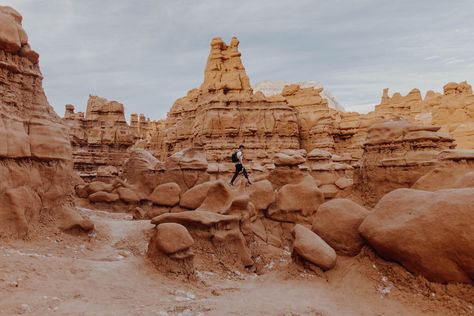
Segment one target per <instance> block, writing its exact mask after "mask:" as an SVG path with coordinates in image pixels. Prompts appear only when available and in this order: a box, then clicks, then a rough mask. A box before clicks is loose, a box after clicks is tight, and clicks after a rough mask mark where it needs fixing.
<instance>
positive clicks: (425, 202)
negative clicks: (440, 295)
mask: <svg viewBox="0 0 474 316" xmlns="http://www.w3.org/2000/svg"><path fill="white" fill-rule="evenodd" d="M473 207H474V189H473V188H465V189H449V190H440V191H435V192H427V191H420V190H413V189H398V190H395V191H392V192H390V193H388V194H387V195H385V196H384V197H383V198H382V199H381V200H380V201H379V202H378V203H377V205H376V206H375V208H374V210H373V212H371V213H370V214H369V215H368V216H367V217H366V219H365V220H364V221H363V222H362V224H361V225H360V227H359V232H360V233H361V235H362V236H363V237H364V238H365V239H366V240H367V242H368V243H369V244H370V245H371V246H372V247H373V248H374V249H375V251H376V252H377V253H378V254H379V255H380V256H382V257H384V258H386V259H388V260H393V261H397V262H399V263H401V264H402V265H403V266H404V267H405V268H406V269H407V270H409V271H411V272H413V273H415V274H420V275H423V276H424V277H426V278H427V279H428V280H430V281H435V282H442V283H447V282H463V283H474V208H473Z"/></svg>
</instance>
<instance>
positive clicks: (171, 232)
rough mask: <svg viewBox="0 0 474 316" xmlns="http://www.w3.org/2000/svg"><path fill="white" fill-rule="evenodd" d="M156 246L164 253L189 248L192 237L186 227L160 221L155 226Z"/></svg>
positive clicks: (192, 240)
mask: <svg viewBox="0 0 474 316" xmlns="http://www.w3.org/2000/svg"><path fill="white" fill-rule="evenodd" d="M155 234H156V237H157V238H156V242H157V246H158V247H159V248H160V250H161V251H163V252H164V253H166V254H173V253H175V252H178V251H183V250H187V249H189V248H190V247H191V246H192V245H194V239H193V237H191V235H190V234H189V232H188V230H187V229H186V227H184V226H183V225H181V224H177V223H162V224H159V225H158V226H156V233H155Z"/></svg>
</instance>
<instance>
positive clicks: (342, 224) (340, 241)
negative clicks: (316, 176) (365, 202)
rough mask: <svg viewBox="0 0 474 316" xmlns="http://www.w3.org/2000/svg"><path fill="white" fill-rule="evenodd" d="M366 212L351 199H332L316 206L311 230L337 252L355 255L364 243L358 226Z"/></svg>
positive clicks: (367, 212)
mask: <svg viewBox="0 0 474 316" xmlns="http://www.w3.org/2000/svg"><path fill="white" fill-rule="evenodd" d="M368 214H369V211H367V210H366V209H365V208H364V207H362V206H360V205H358V204H357V203H354V202H352V201H351V200H348V199H333V200H330V201H328V202H326V203H323V204H321V206H320V207H319V208H318V211H317V212H316V215H315V218H314V221H313V226H312V230H313V231H314V232H315V233H316V234H318V235H319V236H320V237H321V238H322V239H324V241H325V242H327V243H328V244H329V245H330V246H331V247H332V248H334V250H336V251H337V252H338V253H340V254H342V255H348V256H355V255H357V254H358V253H359V252H360V250H361V249H362V246H363V245H364V240H363V239H362V238H361V237H360V235H359V226H360V224H361V223H362V221H363V220H364V219H365V217H366V216H367V215H368Z"/></svg>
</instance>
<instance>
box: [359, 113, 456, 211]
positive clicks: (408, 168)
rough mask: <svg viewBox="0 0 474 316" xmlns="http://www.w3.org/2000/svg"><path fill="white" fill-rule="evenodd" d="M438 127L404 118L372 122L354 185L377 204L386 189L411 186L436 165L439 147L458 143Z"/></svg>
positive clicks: (368, 199) (444, 147) (367, 200)
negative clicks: (454, 142)
mask: <svg viewBox="0 0 474 316" xmlns="http://www.w3.org/2000/svg"><path fill="white" fill-rule="evenodd" d="M439 129H440V128H439V127H436V126H420V125H415V124H411V123H409V122H408V121H405V120H394V121H387V122H384V123H379V124H374V125H372V126H371V127H370V128H369V130H368V134H367V140H366V142H365V144H364V154H363V156H362V159H361V160H360V161H359V168H357V171H356V177H355V179H356V184H355V188H357V191H358V193H360V196H361V197H362V198H363V200H364V201H365V202H366V203H367V204H369V205H374V204H375V203H376V202H377V201H378V200H379V199H380V198H381V197H382V196H383V195H384V194H385V193H388V192H390V191H392V190H394V189H397V188H407V187H411V186H412V185H413V184H414V183H415V182H416V181H417V180H418V179H419V178H420V177H421V176H423V175H424V174H426V173H427V172H429V171H431V170H432V169H434V168H435V166H436V163H437V162H438V154H439V153H440V151H442V150H444V149H449V148H453V147H454V146H455V145H454V144H453V139H452V138H451V137H450V136H449V135H447V134H445V133H440V132H438V131H439Z"/></svg>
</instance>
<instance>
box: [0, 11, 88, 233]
mask: <svg viewBox="0 0 474 316" xmlns="http://www.w3.org/2000/svg"><path fill="white" fill-rule="evenodd" d="M21 22H22V17H21V15H20V14H19V13H18V12H17V11H15V10H14V9H12V8H10V7H4V6H0V83H1V84H0V161H1V164H0V175H1V176H0V178H1V179H2V180H1V183H0V236H4V235H19V236H21V237H25V236H26V235H27V234H29V233H33V232H34V231H35V229H36V228H37V227H38V225H39V224H40V223H42V224H48V223H51V222H54V223H55V224H56V225H57V226H58V227H61V228H63V229H71V228H75V227H78V228H83V229H85V230H91V229H93V227H94V225H93V224H92V222H90V221H88V220H84V219H82V218H81V217H80V216H79V215H77V214H75V212H74V210H73V209H72V207H71V204H72V203H71V202H72V187H73V182H74V181H75V177H74V175H73V172H72V157H71V146H70V144H69V139H68V134H67V129H66V127H65V126H64V125H63V124H62V123H61V120H60V118H59V117H58V116H57V115H56V113H54V111H53V109H52V107H51V106H50V105H49V104H48V101H47V99H46V96H45V94H44V91H43V88H42V79H43V77H42V74H41V72H40V69H39V65H38V54H37V53H36V52H34V51H33V50H31V48H30V46H29V44H28V37H27V35H26V32H25V31H24V30H23V27H22V26H21Z"/></svg>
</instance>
